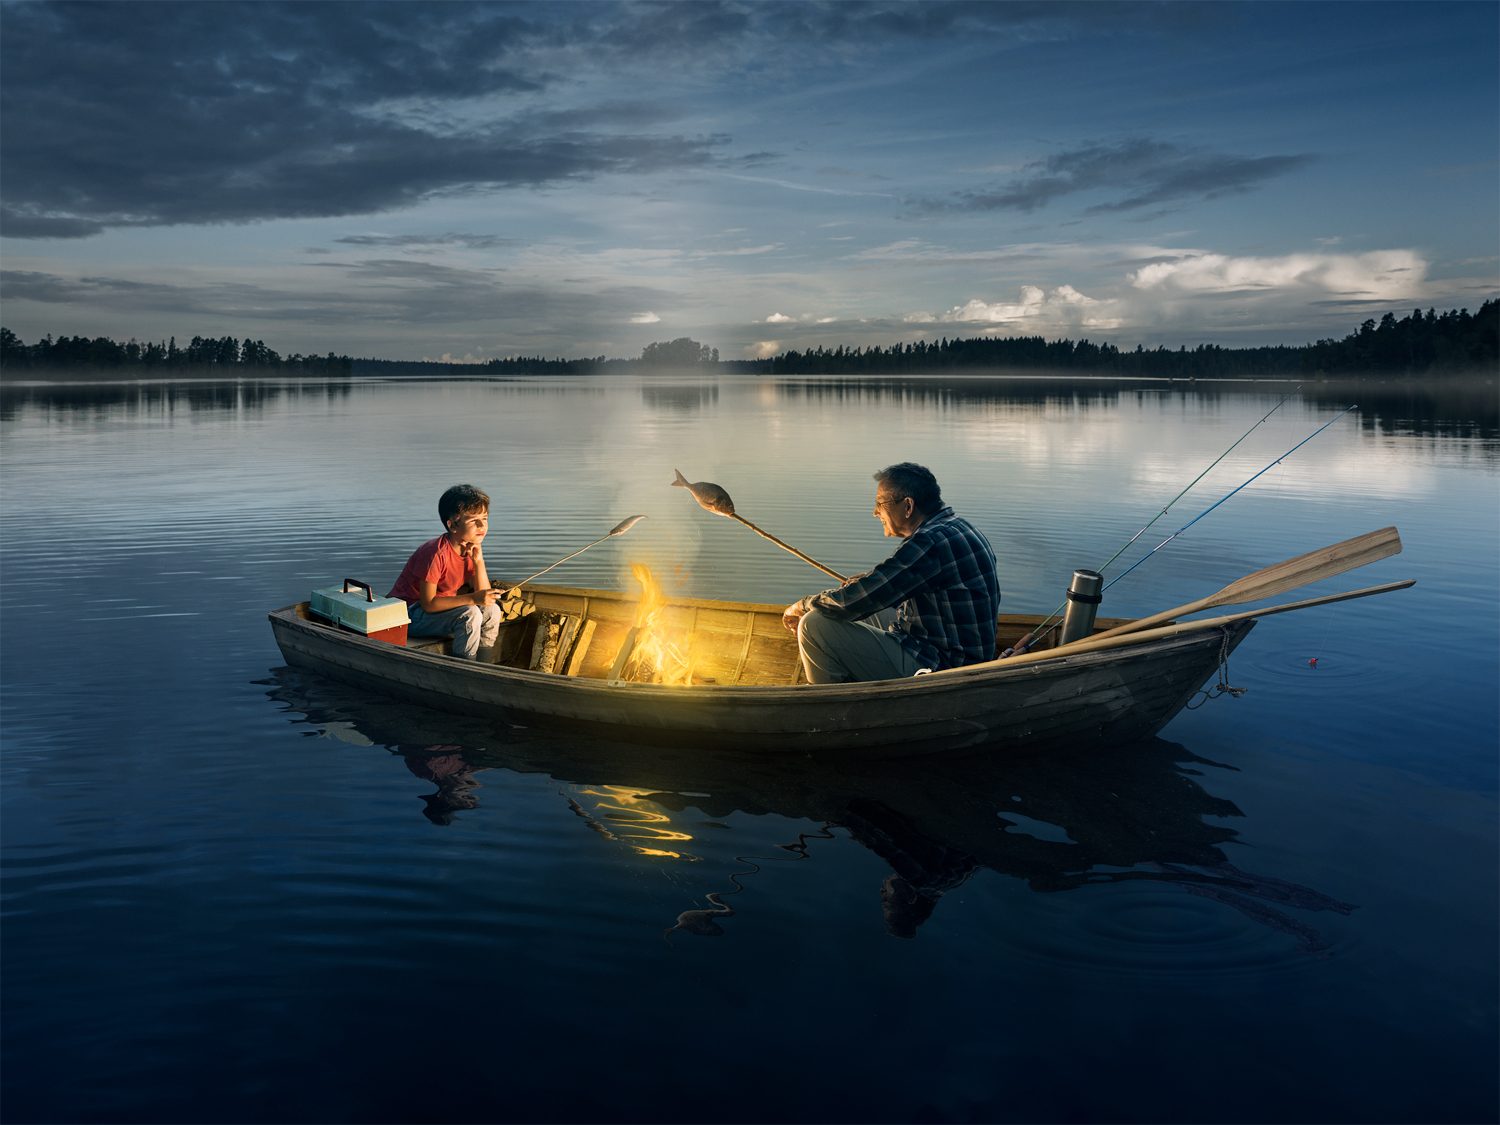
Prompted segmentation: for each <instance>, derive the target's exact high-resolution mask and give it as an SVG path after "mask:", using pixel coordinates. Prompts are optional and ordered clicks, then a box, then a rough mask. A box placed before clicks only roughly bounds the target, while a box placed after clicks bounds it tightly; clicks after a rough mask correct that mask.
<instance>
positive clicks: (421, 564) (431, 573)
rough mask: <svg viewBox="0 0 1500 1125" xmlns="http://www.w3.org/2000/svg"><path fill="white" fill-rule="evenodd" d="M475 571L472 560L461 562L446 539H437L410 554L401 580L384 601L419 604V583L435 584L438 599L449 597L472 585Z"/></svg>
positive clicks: (441, 537)
mask: <svg viewBox="0 0 1500 1125" xmlns="http://www.w3.org/2000/svg"><path fill="white" fill-rule="evenodd" d="M477 570H478V568H477V567H475V565H474V560H473V559H466V558H464V557H463V556H462V555H460V554H459V553H458V552H457V551H455V550H454V549H453V544H451V543H449V542H448V537H447V536H446V535H439V536H438V537H437V538H436V539H434V540H432V541H431V542H430V543H423V544H422V545H421V546H420V547H418V548H417V549H416V550H415V551H413V552H412V553H411V558H409V559H407V560H406V566H405V568H404V569H403V570H402V571H401V577H400V578H398V579H396V584H395V585H394V586H392V587H391V592H390V593H389V594H387V595H386V597H388V598H400V599H401V600H402V601H404V602H405V603H406V604H407V605H414V604H416V603H417V602H420V601H421V600H422V585H421V584H422V583H423V582H435V583H436V584H437V596H438V597H440V598H447V597H451V596H452V595H454V594H456V593H458V588H459V587H460V586H462V585H463V584H464V583H465V582H468V583H470V584H472V583H473V581H474V576H475V573H476V572H477Z"/></svg>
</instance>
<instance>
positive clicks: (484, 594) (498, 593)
mask: <svg viewBox="0 0 1500 1125" xmlns="http://www.w3.org/2000/svg"><path fill="white" fill-rule="evenodd" d="M504 596H505V591H504V590H497V589H496V588H495V587H493V586H491V587H490V588H489V589H488V590H476V591H474V604H475V605H477V606H487V605H494V604H495V603H496V602H498V601H499V600H500V599H501V598H503V597H504Z"/></svg>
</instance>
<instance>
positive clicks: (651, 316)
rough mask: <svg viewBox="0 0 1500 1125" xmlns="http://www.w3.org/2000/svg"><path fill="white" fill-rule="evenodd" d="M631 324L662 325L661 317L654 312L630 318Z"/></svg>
mask: <svg viewBox="0 0 1500 1125" xmlns="http://www.w3.org/2000/svg"><path fill="white" fill-rule="evenodd" d="M630 323H631V324H660V323H661V317H659V316H657V315H656V314H655V313H654V312H643V313H641V314H640V315H639V316H633V317H631V318H630Z"/></svg>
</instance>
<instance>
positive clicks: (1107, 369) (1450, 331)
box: [0, 299, 1500, 379]
mask: <svg viewBox="0 0 1500 1125" xmlns="http://www.w3.org/2000/svg"><path fill="white" fill-rule="evenodd" d="M1497 364H1500V300H1493V299H1492V300H1489V301H1486V302H1485V303H1484V304H1483V305H1481V306H1480V308H1479V311H1478V312H1477V313H1473V314H1470V312H1469V310H1468V309H1454V310H1450V311H1448V312H1445V313H1441V314H1439V313H1438V312H1437V311H1436V310H1435V309H1428V310H1427V311H1426V312H1425V313H1424V312H1422V310H1421V309H1413V310H1412V312H1411V315H1409V316H1407V317H1404V318H1402V319H1399V320H1398V319H1397V318H1396V314H1395V313H1390V312H1388V313H1386V314H1385V315H1384V316H1383V317H1381V318H1380V320H1379V321H1376V320H1373V319H1371V320H1366V321H1365V322H1364V323H1363V324H1361V325H1360V326H1359V329H1358V330H1357V331H1355V332H1352V333H1350V334H1349V335H1348V336H1345V337H1344V338H1343V339H1341V340H1335V339H1327V340H1319V341H1317V342H1316V343H1313V344H1306V345H1303V346H1301V347H1296V346H1292V345H1286V344H1278V345H1272V346H1266V347H1253V348H1225V347H1221V346H1219V345H1218V344H1199V345H1198V346H1197V347H1196V348H1191V349H1189V348H1188V347H1186V346H1185V345H1184V346H1182V347H1179V348H1178V349H1177V350H1176V351H1173V350H1171V349H1170V348H1167V347H1165V346H1163V347H1158V348H1156V349H1154V350H1148V349H1147V348H1145V347H1143V346H1139V345H1138V346H1137V347H1136V349H1135V350H1134V351H1122V350H1121V349H1119V348H1117V347H1116V346H1115V345H1113V344H1110V343H1100V344H1096V343H1093V342H1091V341H1090V340H1087V339H1084V340H1079V341H1077V342H1074V341H1073V340H1069V339H1059V340H1052V341H1048V340H1047V339H1046V338H1044V337H1042V336H1007V337H1003V338H994V337H984V336H980V337H973V338H970V339H957V338H955V339H952V340H950V339H947V338H943V339H941V340H937V341H933V342H931V343H928V342H927V341H922V340H919V341H917V342H915V343H897V344H892V345H891V346H890V347H881V346H880V345H878V344H877V345H874V346H872V347H868V348H861V347H845V346H842V345H841V346H839V347H837V348H833V349H829V348H825V347H822V346H819V347H817V348H813V349H810V350H808V351H805V352H799V351H795V350H788V351H785V352H782V353H781V354H780V355H777V356H773V357H771V358H768V359H760V360H729V361H722V362H721V361H720V360H719V352H718V349H717V348H710V347H708V346H707V345H704V344H700V343H698V342H697V341H696V340H692V339H689V338H688V337H686V336H683V337H680V338H678V339H676V340H671V341H667V342H663V343H653V344H648V345H646V347H645V348H643V349H642V352H641V357H640V359H606V358H605V357H604V356H602V355H601V356H594V357H587V358H583V359H562V358H561V357H557V358H553V359H545V358H543V357H542V356H540V355H537V356H531V357H528V356H509V357H505V358H496V359H491V360H488V361H486V362H484V363H464V364H454V363H433V362H429V361H425V360H424V361H421V362H416V361H406V360H382V359H359V360H355V359H350V358H349V357H348V356H341V355H335V354H334V353H333V352H331V351H330V352H329V353H328V354H327V355H326V356H319V355H289V356H286V357H285V358H283V357H282V356H281V355H279V354H278V353H276V352H275V351H272V350H271V349H270V348H268V347H266V345H265V343H264V342H263V341H260V340H251V339H250V338H249V337H246V338H245V339H244V340H243V341H237V340H236V339H235V338H234V337H233V336H225V337H222V338H220V339H214V338H205V337H201V336H194V337H193V338H192V341H191V343H189V344H188V345H187V346H186V347H184V348H179V347H178V346H177V340H176V337H172V339H171V340H169V341H168V342H166V343H156V344H153V343H146V344H141V343H138V342H136V341H135V340H134V339H132V340H130V341H129V342H128V343H124V344H121V343H118V342H116V341H114V340H111V339H109V338H108V337H106V336H99V337H95V338H94V339H89V338H88V337H86V336H71V337H70V336H59V337H57V338H56V339H54V338H53V337H51V336H48V337H46V338H45V339H43V340H39V341H38V342H37V343H35V344H29V345H28V344H25V343H23V342H22V341H21V340H20V339H19V337H17V336H16V334H15V333H14V332H12V331H11V330H10V329H8V328H0V369H3V370H4V371H6V372H9V373H14V372H17V371H35V372H38V373H42V372H47V371H53V372H60V371H69V370H83V371H97V372H104V373H108V372H116V373H118V374H120V375H137V376H139V375H150V374H156V373H159V374H162V375H169V376H170V375H189V374H193V375H197V374H204V373H208V374H220V375H228V374H240V375H275V374H299V375H340V376H344V375H350V374H361V375H390V376H429V377H430V376H440V375H444V374H455V373H456V374H465V375H595V374H610V373H624V372H626V371H631V370H634V369H636V367H638V366H645V367H676V368H691V369H695V370H699V371H707V372H712V371H722V372H738V373H748V374H762V375H878V374H920V373H935V372H943V371H955V370H994V369H1003V368H1016V369H1026V370H1031V371H1049V370H1050V371H1069V372H1076V373H1078V374H1085V373H1086V374H1102V375H1118V376H1122V377H1134V378H1157V379H1214V378H1221V379H1222V378H1266V377H1274V376H1279V375H1284V376H1308V375H1311V376H1315V377H1316V376H1340V377H1358V376H1362V375H1381V376H1406V377H1423V376H1430V375H1443V374H1461V373H1465V372H1471V371H1476V370H1477V371H1483V372H1494V371H1495V369H1496V366H1497Z"/></svg>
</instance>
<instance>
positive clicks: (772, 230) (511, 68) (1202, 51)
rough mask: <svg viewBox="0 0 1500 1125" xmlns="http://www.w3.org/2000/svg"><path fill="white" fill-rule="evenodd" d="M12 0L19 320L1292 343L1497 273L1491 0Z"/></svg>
mask: <svg viewBox="0 0 1500 1125" xmlns="http://www.w3.org/2000/svg"><path fill="white" fill-rule="evenodd" d="M0 12H3V15H0V19H3V28H0V30H3V42H0V51H3V59H0V61H3V70H0V83H3V109H0V113H3V118H0V125H3V129H0V158H3V163H0V202H3V214H0V220H3V223H0V232H3V234H4V240H3V243H0V247H3V255H4V290H3V295H4V301H5V305H4V323H5V325H6V326H7V327H9V328H11V329H13V330H15V331H16V332H18V333H19V334H20V335H21V337H22V338H23V339H25V340H27V341H28V342H29V341H30V340H33V339H35V338H37V337H39V336H41V335H43V334H46V333H49V332H50V333H54V334H69V335H71V334H88V335H100V334H103V335H113V336H116V337H119V338H122V339H123V338H126V337H129V336H132V335H133V336H136V337H139V338H142V339H159V338H165V337H167V336H171V335H176V336H177V337H178V339H179V343H181V342H182V341H183V339H184V338H185V337H186V336H187V335H195V334H202V335H213V336H218V335H234V336H237V337H245V336H250V337H254V338H260V339H264V340H265V341H266V342H267V343H268V344H270V345H271V346H272V347H274V348H278V349H280V350H281V351H283V352H288V351H327V350H335V351H338V352H341V353H347V354H351V355H357V356H376V357H385V358H401V359H417V358H424V357H427V358H433V359H436V358H440V357H443V356H451V357H453V358H455V359H458V358H469V359H479V360H482V359H487V358H490V357H493V356H504V355H515V354H527V355H530V354H537V353H541V354H545V355H549V356H550V355H564V356H583V355H608V356H629V355H638V354H639V352H640V349H641V347H642V346H643V345H644V344H646V343H649V342H651V341H653V340H667V339H672V338H674V337H678V336H692V337H694V338H696V339H698V340H701V341H703V342H704V343H706V344H709V345H711V346H715V347H717V348H719V349H720V352H721V354H722V355H723V356H724V357H725V358H744V357H750V356H756V355H764V354H770V353H772V352H774V351H777V350H781V349H785V348H788V347H796V348H799V349H800V348H805V347H807V346H810V345H815V344H824V345H836V344H859V345H869V344H877V343H878V344H882V345H888V344H891V343H893V342H895V341H897V340H906V341H913V340H916V339H928V340H935V339H937V338H939V337H944V336H947V337H953V336H977V335H982V334H991V335H1002V336H1008V335H1021V334H1026V335H1044V336H1047V337H1048V338H1055V337H1058V336H1069V337H1071V338H1074V339H1078V338H1080V337H1089V338H1091V339H1094V340H1096V341H1100V340H1110V341H1113V342H1115V343H1117V344H1119V345H1121V346H1125V347H1134V346H1135V345H1136V344H1137V343H1144V344H1146V345H1147V346H1156V345H1158V344H1166V345H1168V346H1171V347H1177V346H1179V345H1182V344H1187V345H1189V346H1192V345H1194V344H1197V343H1200V342H1204V341H1210V342H1217V343H1221V344H1225V345H1231V346H1234V345H1242V344H1258V343H1289V344H1300V343H1304V342H1307V341H1309V340H1312V339H1315V338H1318V337H1324V336H1342V335H1344V334H1345V333H1347V332H1348V331H1351V330H1352V329H1353V328H1354V327H1355V326H1357V325H1358V323H1359V322H1360V321H1362V320H1364V319H1365V318H1366V317H1369V316H1379V315H1380V314H1381V313H1383V312H1386V311H1397V312H1398V313H1401V314H1404V313H1405V312H1407V311H1409V310H1410V309H1411V308H1413V307H1416V306H1421V307H1424V308H1425V307H1429V306H1436V307H1438V308H1439V309H1446V308H1457V307H1468V308H1470V309H1473V308H1477V307H1478V305H1479V304H1480V303H1481V302H1482V301H1483V300H1485V299H1486V298H1488V297H1491V296H1494V295H1495V294H1496V291H1497V289H1500V284H1497V258H1496V252H1497V210H1500V199H1497V194H1500V193H1497V171H1500V168H1497V149H1500V141H1497V137H1500V121H1497V117H1500V114H1497V104H1500V103H1497V97H1496V95H1497V90H1500V81H1497V75H1500V69H1497V57H1500V48H1497V42H1500V7H1497V6H1496V5H1495V4H1493V3H1489V2H1487V0H1486V2H1457V3H1453V2H1424V3H1420V4H1405V3H1377V4H1362V3H1330V4H1323V3H1258V4H1234V3H1224V4H1206V5H1200V4H1192V3H1180V4H1133V3H1106V4H1091V3H1076V4H1046V3H1009V4H988V3H978V2H976V3H961V4H948V3H938V2H934V3H923V4H895V3H884V2H873V3H863V2H848V3H832V4H820V3H795V4H780V3H668V4H653V3H641V4H593V3H567V4H558V3H553V4H524V3H522V4H502V5H490V4H448V3H422V4H418V3H404V4H361V3H337V4H334V3H327V4H322V3H314V4H277V3H248V4H237V3H212V4H198V3H180V4H142V3H130V2H124V3H81V4H39V3H33V2H22V3H10V4H6V5H4V7H3V9H0Z"/></svg>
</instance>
